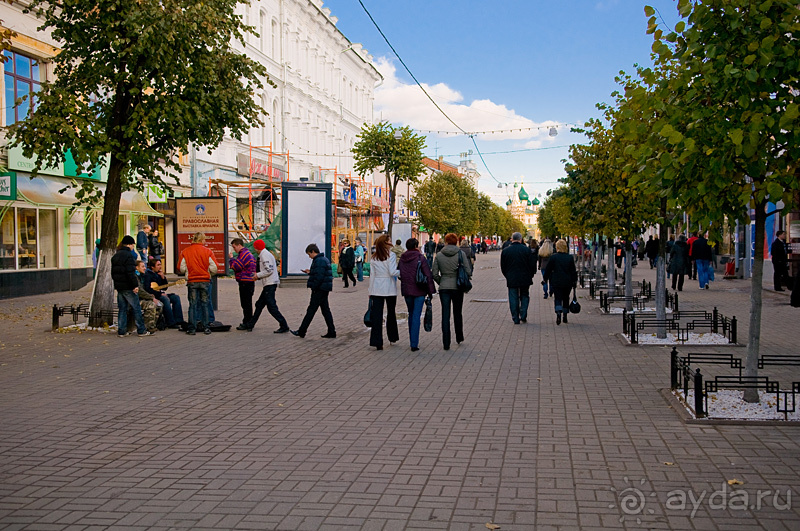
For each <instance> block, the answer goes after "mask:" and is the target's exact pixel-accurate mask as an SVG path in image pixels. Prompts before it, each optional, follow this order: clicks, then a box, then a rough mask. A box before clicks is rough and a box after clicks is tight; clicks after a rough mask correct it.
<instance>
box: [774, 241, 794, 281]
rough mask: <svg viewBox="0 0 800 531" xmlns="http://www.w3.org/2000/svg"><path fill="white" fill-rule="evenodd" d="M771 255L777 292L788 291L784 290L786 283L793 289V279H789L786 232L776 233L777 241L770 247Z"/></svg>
mask: <svg viewBox="0 0 800 531" xmlns="http://www.w3.org/2000/svg"><path fill="white" fill-rule="evenodd" d="M770 254H771V255H772V267H773V269H774V270H775V272H774V273H773V275H772V281H773V283H774V285H775V291H786V290H784V289H783V284H784V282H786V285H787V286H790V287H791V286H792V279H791V278H790V277H789V254H788V253H787V252H786V232H785V231H782V230H779V231H778V232H776V233H775V241H773V242H772V247H770Z"/></svg>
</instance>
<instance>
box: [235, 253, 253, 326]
mask: <svg viewBox="0 0 800 531" xmlns="http://www.w3.org/2000/svg"><path fill="white" fill-rule="evenodd" d="M231 247H232V248H233V252H232V253H231V256H230V260H231V269H233V272H234V274H235V276H236V283H237V284H238V285H239V304H240V305H241V307H242V322H241V324H239V326H237V327H236V330H247V323H249V322H250V320H251V319H252V318H253V295H254V294H255V292H256V260H255V258H253V254H252V253H251V252H250V251H249V250H248V249H247V247H245V246H244V241H243V240H242V239H241V238H234V239H233V240H232V241H231Z"/></svg>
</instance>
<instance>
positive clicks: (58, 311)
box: [52, 302, 117, 330]
mask: <svg viewBox="0 0 800 531" xmlns="http://www.w3.org/2000/svg"><path fill="white" fill-rule="evenodd" d="M65 315H71V316H72V323H73V324H75V325H76V324H78V320H79V319H80V318H81V317H86V318H90V317H94V319H90V324H91V321H97V322H103V321H104V322H106V323H109V324H113V323H114V318H115V317H116V316H117V305H116V303H114V304H113V307H112V309H111V310H108V311H104V312H95V313H94V316H92V314H91V312H90V311H89V303H88V302H84V303H81V304H79V305H77V306H75V305H69V306H59V305H57V304H54V305H53V325H52V327H53V330H58V329H59V328H60V324H59V322H60V321H61V317H63V316H65Z"/></svg>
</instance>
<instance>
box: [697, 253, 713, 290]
mask: <svg viewBox="0 0 800 531" xmlns="http://www.w3.org/2000/svg"><path fill="white" fill-rule="evenodd" d="M695 262H696V263H697V281H698V283H699V284H700V287H701V288H704V287H706V285H707V284H708V283H709V281H710V280H709V278H708V263H709V261H708V260H695Z"/></svg>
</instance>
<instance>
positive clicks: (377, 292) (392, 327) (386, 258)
mask: <svg viewBox="0 0 800 531" xmlns="http://www.w3.org/2000/svg"><path fill="white" fill-rule="evenodd" d="M391 249H392V241H391V240H390V239H389V236H388V235H387V234H384V235H382V236H380V237H379V238H378V239H377V240H375V254H374V255H372V261H371V262H370V268H369V299H370V305H371V308H372V310H371V312H370V315H369V320H370V324H371V326H372V332H371V333H370V335H369V346H371V347H375V348H377V349H378V350H383V305H384V303H385V304H386V335H387V336H388V337H389V342H390V343H396V342H397V341H399V340H400V333H399V332H398V330H397V315H396V314H395V306H396V305H397V277H398V276H400V271H399V270H398V269H397V256H396V255H395V254H394V253H393V252H392V251H391Z"/></svg>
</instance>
